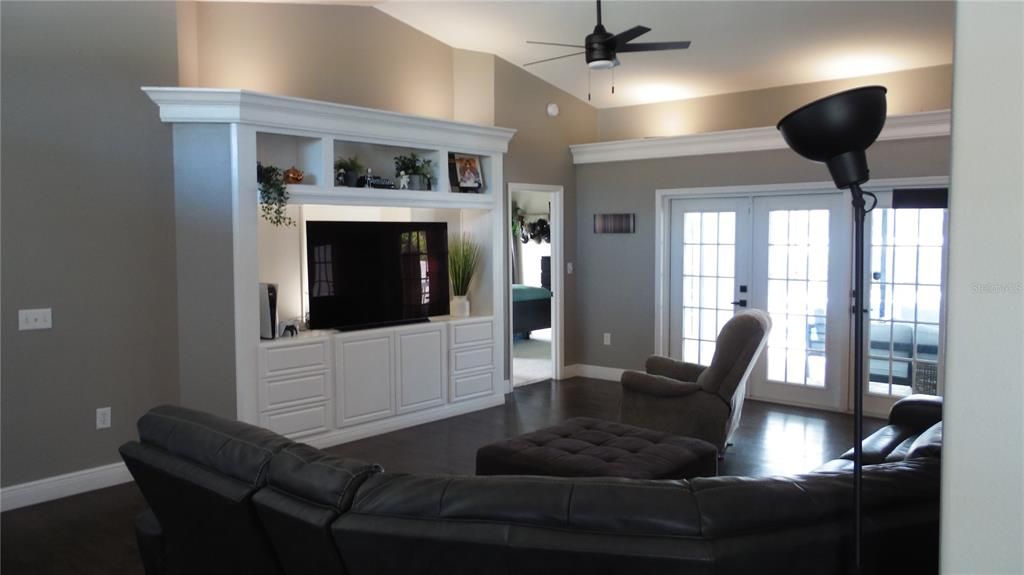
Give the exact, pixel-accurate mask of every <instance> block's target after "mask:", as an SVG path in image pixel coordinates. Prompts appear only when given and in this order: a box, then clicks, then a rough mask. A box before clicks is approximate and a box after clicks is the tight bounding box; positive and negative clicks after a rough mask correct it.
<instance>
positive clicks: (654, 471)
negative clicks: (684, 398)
mask: <svg viewBox="0 0 1024 575" xmlns="http://www.w3.org/2000/svg"><path fill="white" fill-rule="evenodd" d="M476 473H477V475H555V476H559V477H628V478H632V479H684V478H688V477H699V476H714V475H717V473H718V450H717V449H716V448H715V446H714V445H712V444H710V443H708V442H706V441H703V440H700V439H694V438H691V437H679V436H676V435H670V434H668V433H663V432H661V431H652V430H650V429H644V428H642V427H634V426H632V425H624V424H621V423H614V422H611V421H603V420H600V419H593V418H590V417H576V418H573V419H569V420H567V421H565V422H563V423H561V424H559V425H555V426H553V427H546V428H544V429H540V430H538V431H534V432H532V433H527V434H524V435H520V436H518V437H513V438H512V439H506V440H504V441H499V442H498V443H492V444H490V445H485V446H484V447H481V448H480V449H479V450H478V451H477V452H476Z"/></svg>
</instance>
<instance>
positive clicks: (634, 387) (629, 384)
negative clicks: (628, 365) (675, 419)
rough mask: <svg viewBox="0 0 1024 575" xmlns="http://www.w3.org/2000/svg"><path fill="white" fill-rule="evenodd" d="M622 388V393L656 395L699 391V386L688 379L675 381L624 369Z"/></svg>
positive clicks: (685, 393)
mask: <svg viewBox="0 0 1024 575" xmlns="http://www.w3.org/2000/svg"><path fill="white" fill-rule="evenodd" d="M622 390H623V392H624V393H627V392H634V393H641V394H644V395H654V396H658V397H682V396H684V395H690V394H692V393H695V392H698V391H700V386H699V385H697V384H696V383H693V382H690V381H677V380H675V379H672V378H670V377H664V376H661V375H652V374H650V373H644V372H642V371H624V372H622Z"/></svg>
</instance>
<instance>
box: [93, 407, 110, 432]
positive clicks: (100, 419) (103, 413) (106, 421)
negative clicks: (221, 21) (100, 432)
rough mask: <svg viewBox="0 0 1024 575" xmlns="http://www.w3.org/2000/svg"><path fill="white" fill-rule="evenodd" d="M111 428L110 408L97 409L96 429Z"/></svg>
mask: <svg viewBox="0 0 1024 575" xmlns="http://www.w3.org/2000/svg"><path fill="white" fill-rule="evenodd" d="M109 428H110V408H109V407H100V408H97V409H96V429H109Z"/></svg>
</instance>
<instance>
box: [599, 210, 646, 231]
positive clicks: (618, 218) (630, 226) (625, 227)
mask: <svg viewBox="0 0 1024 575" xmlns="http://www.w3.org/2000/svg"><path fill="white" fill-rule="evenodd" d="M594 233H595V234H632V233H636V214H594Z"/></svg>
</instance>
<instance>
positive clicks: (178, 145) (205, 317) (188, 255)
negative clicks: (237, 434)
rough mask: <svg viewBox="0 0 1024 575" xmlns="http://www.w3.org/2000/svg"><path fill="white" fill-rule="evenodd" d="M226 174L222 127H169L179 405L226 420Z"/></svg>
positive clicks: (231, 371)
mask: <svg viewBox="0 0 1024 575" xmlns="http://www.w3.org/2000/svg"><path fill="white" fill-rule="evenodd" d="M231 173H232V168H231V127H230V126H228V125H227V124H176V125H175V126H174V211H175V220H176V234H177V235H176V237H177V253H178V258H177V271H178V350H179V356H178V369H179V373H180V377H181V405H184V406H185V407H192V408H195V409H202V410H204V411H209V412H211V413H216V414H218V415H221V416H224V417H230V418H232V419H234V418H235V416H236V414H237V409H236V403H237V402H236V390H235V324H234V318H235V313H234V310H235V303H234V302H235V292H234V284H235V278H234V255H233V246H234V242H233V241H232V238H231V230H232V225H231V220H232V209H231ZM253 313H256V310H253Z"/></svg>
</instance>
